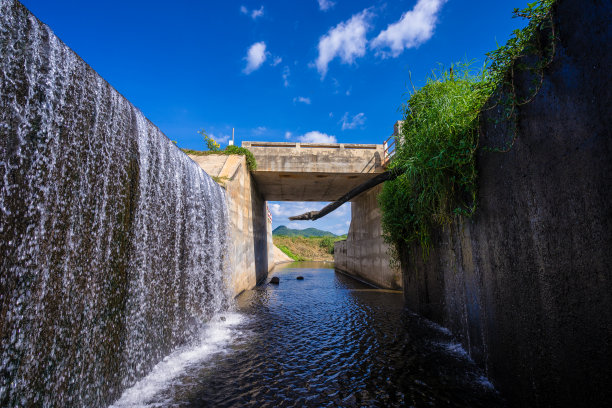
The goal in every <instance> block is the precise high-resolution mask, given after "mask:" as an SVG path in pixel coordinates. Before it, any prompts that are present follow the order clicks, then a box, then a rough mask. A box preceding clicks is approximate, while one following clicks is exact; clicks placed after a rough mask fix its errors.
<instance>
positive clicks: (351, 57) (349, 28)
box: [315, 9, 372, 78]
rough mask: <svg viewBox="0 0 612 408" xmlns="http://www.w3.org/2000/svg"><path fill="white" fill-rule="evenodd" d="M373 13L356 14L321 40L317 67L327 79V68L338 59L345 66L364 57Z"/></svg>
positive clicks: (366, 11) (364, 11) (322, 76)
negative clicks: (367, 33)
mask: <svg viewBox="0 0 612 408" xmlns="http://www.w3.org/2000/svg"><path fill="white" fill-rule="evenodd" d="M371 16H372V13H370V11H369V10H368V9H365V10H363V11H362V12H361V13H359V14H355V15H354V16H352V17H351V18H350V19H349V20H347V21H344V22H342V23H340V24H338V25H337V26H335V27H334V28H332V29H330V30H329V31H328V32H327V34H325V35H324V36H322V37H321V38H320V39H319V57H318V58H317V60H316V62H315V65H316V67H317V70H318V71H319V73H320V74H321V78H325V75H326V74H327V66H328V65H329V63H330V62H331V61H332V60H333V59H334V58H336V57H338V56H339V57H340V60H341V61H342V62H343V63H345V64H352V63H353V62H354V61H355V59H356V58H358V57H363V56H364V55H365V52H366V44H367V40H366V32H367V31H368V29H369V27H370V24H369V22H368V21H369V19H370V18H371Z"/></svg>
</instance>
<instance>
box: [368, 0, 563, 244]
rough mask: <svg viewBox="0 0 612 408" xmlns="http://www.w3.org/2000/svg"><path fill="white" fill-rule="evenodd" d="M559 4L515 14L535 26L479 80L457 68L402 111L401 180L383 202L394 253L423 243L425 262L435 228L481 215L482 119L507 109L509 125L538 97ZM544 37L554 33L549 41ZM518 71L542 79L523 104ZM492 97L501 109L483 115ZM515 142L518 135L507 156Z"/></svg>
mask: <svg viewBox="0 0 612 408" xmlns="http://www.w3.org/2000/svg"><path fill="white" fill-rule="evenodd" d="M553 3H554V0H540V1H538V2H535V3H531V4H529V5H528V7H527V8H526V9H525V10H521V11H519V10H515V15H516V16H520V17H525V18H528V19H530V21H529V24H528V25H527V27H525V28H524V29H522V30H516V31H515V32H514V36H513V37H512V39H510V40H509V41H508V43H507V44H506V45H505V46H503V47H500V48H498V49H497V50H495V51H493V52H491V53H489V54H488V55H487V56H488V58H489V60H488V62H489V63H488V66H485V68H484V69H483V70H482V71H481V72H473V71H471V70H470V67H469V64H458V65H454V66H452V67H451V69H450V71H442V72H440V73H438V74H435V73H434V75H433V76H432V77H431V78H429V79H428V81H427V84H426V85H425V86H424V87H423V88H421V89H419V90H418V91H417V90H414V92H413V93H412V95H411V96H410V98H409V100H408V102H407V103H406V104H405V105H404V106H403V107H402V110H403V113H404V123H403V125H402V129H401V135H402V140H401V143H398V144H397V148H396V154H395V156H394V158H393V161H392V163H391V165H390V168H392V169H393V168H397V169H398V170H399V171H401V172H402V174H401V175H400V176H399V177H398V178H397V179H395V180H393V181H388V182H386V183H385V185H384V187H383V191H382V193H381V194H380V196H379V203H380V206H381V209H382V212H383V216H382V224H383V236H384V238H385V241H386V242H388V243H390V244H391V245H392V247H393V248H395V249H396V251H397V250H398V249H399V247H400V246H401V245H403V244H410V243H413V242H417V243H419V244H420V245H421V247H422V248H423V252H424V253H425V254H426V253H427V252H428V248H429V243H430V237H431V233H432V229H433V228H436V227H440V226H444V225H448V224H450V223H451V222H452V221H453V220H454V219H455V217H456V216H467V217H469V216H471V215H472V214H473V213H474V211H475V210H476V192H477V191H476V189H477V184H476V180H477V174H476V168H475V153H476V151H477V149H478V129H479V117H480V114H481V112H482V111H483V110H485V109H492V108H493V107H495V106H497V105H498V104H502V107H503V108H504V109H503V111H504V113H505V117H504V118H503V120H508V119H511V118H513V115H515V108H516V106H518V105H520V104H524V103H528V102H529V101H530V100H531V99H533V97H534V96H535V94H537V92H538V90H539V86H541V78H542V71H543V69H544V68H545V67H546V66H547V65H548V64H550V62H551V61H552V56H553V55H554V27H553V25H552V17H551V13H550V10H551V6H552V4H553ZM543 32H545V33H548V34H547V35H548V39H547V40H546V41H544V39H543V37H545V36H544V34H542V33H543ZM525 55H537V56H539V57H540V58H538V61H537V62H535V63H532V64H530V65H529V66H527V65H525V64H523V63H522V61H523V60H524V59H522V58H521V57H523V56H525ZM516 69H522V70H529V71H530V72H535V73H539V74H540V75H539V76H538V78H539V79H540V81H539V83H538V81H535V82H534V89H533V93H532V94H531V95H530V96H529V97H528V98H527V99H525V100H522V101H520V100H518V98H517V97H516V92H515V91H514V71H515V70H516ZM494 94H496V95H499V98H500V99H499V101H497V102H496V103H495V104H494V106H491V107H485V105H486V104H487V101H489V100H490V99H491V97H492V96H493V95H494ZM515 138H516V134H515V135H514V136H513V138H512V141H511V142H510V143H509V144H508V145H509V147H508V146H506V147H507V149H509V148H511V146H512V144H513V143H514V139H515ZM488 150H494V151H504V150H502V149H491V148H488ZM395 255H397V252H396V254H395Z"/></svg>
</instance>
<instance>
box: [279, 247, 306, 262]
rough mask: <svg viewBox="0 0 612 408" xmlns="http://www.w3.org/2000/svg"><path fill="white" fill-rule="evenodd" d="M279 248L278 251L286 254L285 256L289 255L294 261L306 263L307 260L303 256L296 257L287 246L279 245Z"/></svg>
mask: <svg viewBox="0 0 612 408" xmlns="http://www.w3.org/2000/svg"><path fill="white" fill-rule="evenodd" d="M277 247H278V249H280V250H281V251H283V252H284V253H285V255H287V256H288V257H289V258H291V259H293V260H294V261H305V260H306V259H305V258H303V257H302V256H300V255H296V254H294V253H293V252H291V250H290V249H289V248H287V246H286V245H277Z"/></svg>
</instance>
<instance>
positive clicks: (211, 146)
mask: <svg viewBox="0 0 612 408" xmlns="http://www.w3.org/2000/svg"><path fill="white" fill-rule="evenodd" d="M198 133H199V134H201V135H202V137H203V138H204V142H205V143H206V147H208V150H209V151H211V152H217V151H219V150H220V149H221V145H220V144H219V143H217V142H216V141H215V139H213V138H212V137H210V136H208V133H206V131H205V130H204V129H200V130H199V131H198Z"/></svg>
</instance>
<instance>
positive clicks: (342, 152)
mask: <svg viewBox="0 0 612 408" xmlns="http://www.w3.org/2000/svg"><path fill="white" fill-rule="evenodd" d="M242 147H245V148H247V149H249V150H250V151H251V152H252V153H253V155H254V156H255V159H256V160H257V170H256V171H254V172H253V177H254V178H255V182H256V183H257V187H258V189H259V191H260V192H261V194H262V195H263V196H264V198H265V199H266V200H270V201H335V200H337V199H338V198H340V197H341V196H342V195H343V194H345V193H346V192H348V191H349V190H350V189H352V188H354V187H356V186H358V185H359V184H362V183H364V182H365V181H367V180H369V179H371V178H372V177H374V176H376V175H377V174H379V173H381V172H383V171H384V168H383V167H382V161H383V155H384V149H383V145H376V144H341V143H329V144H328V143H325V144H320V143H283V142H242Z"/></svg>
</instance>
